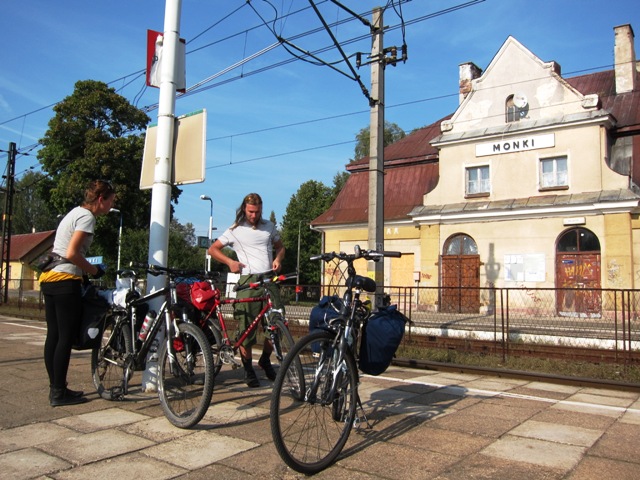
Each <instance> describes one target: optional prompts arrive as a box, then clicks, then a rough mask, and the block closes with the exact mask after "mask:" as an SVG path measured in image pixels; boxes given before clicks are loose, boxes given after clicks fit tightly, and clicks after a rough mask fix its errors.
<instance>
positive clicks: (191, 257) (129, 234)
mask: <svg viewBox="0 0 640 480" xmlns="http://www.w3.org/2000/svg"><path fill="white" fill-rule="evenodd" d="M168 256H169V261H168V266H169V267H171V268H184V269H195V270H199V269H202V270H203V271H204V265H205V262H204V260H205V253H204V250H202V249H201V248H198V246H197V244H196V234H195V227H194V226H193V224H191V223H187V224H186V225H182V224H181V223H180V222H178V220H177V219H173V220H171V224H170V226H169V254H168ZM148 257H149V229H148V228H147V229H123V231H122V248H121V251H120V268H126V267H127V266H128V265H129V264H130V263H132V262H133V264H134V265H135V264H146V263H147V259H148ZM114 267H115V264H114ZM114 270H115V268H114Z"/></svg>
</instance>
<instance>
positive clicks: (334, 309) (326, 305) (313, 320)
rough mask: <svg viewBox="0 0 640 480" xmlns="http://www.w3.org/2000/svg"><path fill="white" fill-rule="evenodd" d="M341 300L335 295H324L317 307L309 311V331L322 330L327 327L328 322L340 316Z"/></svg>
mask: <svg viewBox="0 0 640 480" xmlns="http://www.w3.org/2000/svg"><path fill="white" fill-rule="evenodd" d="M341 308H342V299H341V298H340V297H338V296H337V295H331V296H328V295H325V296H324V297H322V298H321V299H320V301H319V302H318V305H316V306H315V307H313V308H312V309H311V315H310V316H309V331H310V332H313V331H314V330H318V329H323V328H325V327H327V326H328V325H329V321H330V320H333V319H334V318H336V317H337V316H338V315H340V310H341Z"/></svg>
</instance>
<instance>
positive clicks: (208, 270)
mask: <svg viewBox="0 0 640 480" xmlns="http://www.w3.org/2000/svg"><path fill="white" fill-rule="evenodd" d="M200 200H209V204H210V205H211V209H210V212H209V232H208V233H207V238H208V239H209V247H210V246H211V232H212V231H213V200H211V197H210V196H209V195H200ZM209 247H207V256H206V265H205V268H206V269H207V272H210V271H211V255H209Z"/></svg>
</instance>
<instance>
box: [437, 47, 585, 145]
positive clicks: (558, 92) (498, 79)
mask: <svg viewBox="0 0 640 480" xmlns="http://www.w3.org/2000/svg"><path fill="white" fill-rule="evenodd" d="M556 70H559V67H558V65H557V64H556V63H555V62H543V61H542V60H540V59H539V58H538V57H536V56H535V55H534V54H533V53H531V52H530V51H529V50H528V49H527V48H525V47H524V46H523V45H522V44H521V43H520V42H518V41H517V40H516V39H515V38H513V37H509V38H508V39H507V40H506V42H505V43H504V44H503V45H502V47H501V48H500V50H499V51H498V53H497V54H496V56H495V57H494V58H493V60H492V61H491V63H490V64H489V66H488V67H487V69H486V70H485V71H484V73H483V74H482V76H481V77H479V78H477V79H476V80H473V81H472V86H471V92H470V93H469V94H468V95H467V97H466V98H465V99H464V100H463V101H462V103H461V104H460V106H459V107H458V109H457V110H456V112H455V114H454V115H453V117H452V118H451V120H449V121H447V122H443V124H442V131H443V133H444V136H447V135H448V134H454V135H456V136H458V135H460V134H462V133H465V132H466V133H469V132H472V131H475V130H479V129H482V130H485V131H486V129H495V128H496V127H500V128H502V127H505V125H506V122H505V111H506V110H505V109H506V102H507V99H508V98H509V97H510V96H512V95H518V96H519V99H520V101H521V102H526V104H527V111H526V113H525V114H524V115H525V116H524V117H523V118H522V119H521V120H522V121H521V122H518V123H520V124H521V125H522V124H523V123H528V121H533V122H544V123H547V122H549V121H550V120H552V119H553V118H556V117H565V118H566V117H567V116H572V115H575V114H584V113H586V112H589V111H593V110H595V109H596V105H597V99H594V98H592V97H585V96H584V95H582V94H581V93H580V92H578V91H576V90H575V89H573V88H572V87H571V86H570V85H569V84H568V83H567V82H566V81H564V80H563V79H562V77H561V76H560V75H559V73H558V72H556ZM522 126H524V125H522Z"/></svg>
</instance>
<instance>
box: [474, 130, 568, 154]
mask: <svg viewBox="0 0 640 480" xmlns="http://www.w3.org/2000/svg"><path fill="white" fill-rule="evenodd" d="M555 143H556V139H555V134H553V133H547V134H545V135H527V136H526V137H518V138H511V139H504V138H503V139H500V140H495V141H493V142H486V143H478V144H477V145H476V157H486V156H487V155H502V154H504V153H514V152H524V151H527V150H537V149H539V148H550V147H554V146H555Z"/></svg>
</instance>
